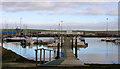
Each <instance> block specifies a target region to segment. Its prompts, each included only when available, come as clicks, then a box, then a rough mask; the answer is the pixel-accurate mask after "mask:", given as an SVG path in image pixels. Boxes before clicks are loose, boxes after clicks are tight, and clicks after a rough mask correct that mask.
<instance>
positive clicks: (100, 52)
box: [4, 38, 118, 64]
mask: <svg viewBox="0 0 120 69" xmlns="http://www.w3.org/2000/svg"><path fill="white" fill-rule="evenodd" d="M34 39H35V38H34ZM39 39H48V38H39ZM85 40H86V42H87V43H88V47H87V48H78V58H79V59H80V60H81V61H82V62H84V63H92V64H94V63H98V64H114V63H118V45H117V44H114V43H111V42H102V41H101V38H85ZM4 48H6V49H9V50H12V51H13V52H15V53H17V54H19V55H21V56H23V57H25V58H27V59H30V60H35V49H36V48H46V49H53V48H48V47H47V46H43V45H42V46H40V45H39V46H36V45H34V46H26V48H23V47H22V46H20V43H4ZM73 52H74V50H73ZM39 53H40V52H38V55H39ZM53 54H54V53H53V52H52V58H53ZM48 57H49V51H47V52H46V60H49V59H48ZM38 58H39V56H38ZM52 60H53V59H52Z"/></svg>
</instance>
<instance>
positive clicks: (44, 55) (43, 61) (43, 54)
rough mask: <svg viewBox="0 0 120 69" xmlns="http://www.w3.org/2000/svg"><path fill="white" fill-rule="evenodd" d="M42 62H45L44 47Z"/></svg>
mask: <svg viewBox="0 0 120 69" xmlns="http://www.w3.org/2000/svg"><path fill="white" fill-rule="evenodd" d="M43 63H45V49H44V54H43Z"/></svg>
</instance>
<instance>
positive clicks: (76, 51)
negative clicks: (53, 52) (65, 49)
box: [75, 36, 77, 58]
mask: <svg viewBox="0 0 120 69" xmlns="http://www.w3.org/2000/svg"><path fill="white" fill-rule="evenodd" d="M75 57H76V58H77V36H76V38H75Z"/></svg>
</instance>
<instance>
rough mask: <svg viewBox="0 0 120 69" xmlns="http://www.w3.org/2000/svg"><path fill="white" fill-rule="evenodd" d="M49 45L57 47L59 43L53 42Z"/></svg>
mask: <svg viewBox="0 0 120 69" xmlns="http://www.w3.org/2000/svg"><path fill="white" fill-rule="evenodd" d="M47 46H48V47H57V46H58V44H57V43H52V44H48V45H47Z"/></svg>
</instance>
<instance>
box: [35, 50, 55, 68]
mask: <svg viewBox="0 0 120 69" xmlns="http://www.w3.org/2000/svg"><path fill="white" fill-rule="evenodd" d="M38 50H40V64H41V61H42V50H43V63H45V50H48V51H49V52H50V53H49V61H51V51H54V57H55V54H56V50H50V49H44V48H41V49H35V54H36V66H37V64H38V61H37V58H38V55H37V53H38Z"/></svg>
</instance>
